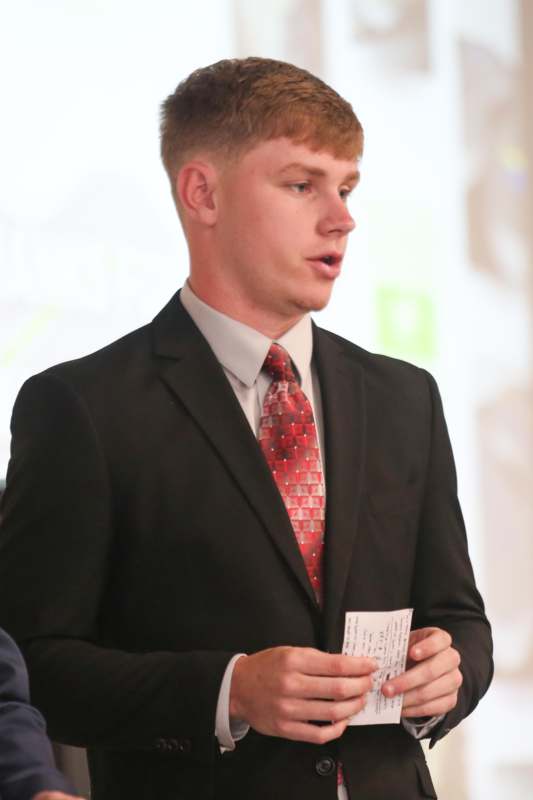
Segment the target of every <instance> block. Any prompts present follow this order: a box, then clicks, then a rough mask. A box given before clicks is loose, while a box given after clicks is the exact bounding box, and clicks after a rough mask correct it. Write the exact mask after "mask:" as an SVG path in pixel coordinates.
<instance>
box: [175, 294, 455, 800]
mask: <svg viewBox="0 0 533 800" xmlns="http://www.w3.org/2000/svg"><path fill="white" fill-rule="evenodd" d="M180 300H181V302H182V304H183V306H184V308H185V310H186V311H187V312H188V313H189V315H190V316H191V317H192V319H193V322H194V323H195V325H196V327H197V328H198V329H199V330H200V332H201V333H202V335H203V336H204V338H205V339H206V340H207V343H208V344H209V346H210V347H211V349H212V350H213V353H214V354H215V356H216V358H217V360H218V361H219V363H220V365H221V366H222V369H223V370H224V373H225V375H226V377H227V379H228V381H229V382H230V384H231V387H232V389H233V391H234V392H235V394H236V396H237V399H238V401H239V403H240V405H241V407H242V410H243V412H244V414H245V416H246V419H247V420H248V422H249V424H250V426H251V428H252V430H253V431H254V433H255V435H256V437H257V435H258V433H259V423H260V420H261V413H262V409H263V401H264V399H265V396H266V393H267V391H268V388H269V386H270V384H271V381H272V379H271V378H270V376H269V375H267V374H266V373H265V372H263V371H262V368H263V364H264V362H265V358H266V356H267V353H268V351H269V349H270V345H271V344H272V339H269V338H268V337H267V336H264V335H263V334H262V333H260V332H259V331H256V330H255V329H254V328H250V327H249V326H248V325H244V324H243V323H242V322H238V321H237V320H234V319H232V318H231V317H228V316H226V315H225V314H222V313H220V312H219V311H216V310H215V309H214V308H212V307H211V306H208V305H207V304H206V303H204V302H203V301H202V300H200V298H199V297H197V296H196V295H195V294H194V292H193V291H192V289H191V287H190V285H189V283H188V282H186V283H185V285H184V287H183V288H182V290H181V293H180ZM274 341H276V342H277V343H278V344H280V345H281V346H282V347H284V348H285V350H286V351H287V352H288V354H289V356H290V358H291V361H292V363H293V365H294V366H295V367H296V370H297V373H298V374H297V378H298V379H299V381H300V386H301V388H302V390H303V392H304V394H305V395H306V396H307V398H308V400H309V402H310V403H311V407H312V409H313V415H314V418H315V425H316V428H317V433H318V441H319V450H320V458H321V460H322V469H323V474H324V475H325V464H324V424H323V415H322V401H321V396H320V385H319V383H318V376H317V374H316V370H315V368H314V366H313V364H312V355H313V333H312V328H311V318H310V316H309V315H308V314H306V315H305V316H304V317H302V319H301V320H300V321H299V322H297V323H296V325H294V326H293V327H292V328H291V329H290V330H288V331H287V332H286V333H284V334H283V336H280V337H279V338H278V339H275V340H274ZM326 491H327V487H326ZM326 535H327V533H326ZM242 655H245V654H244V653H241V654H237V655H235V656H234V657H233V658H232V659H231V661H230V662H229V664H228V666H227V667H226V671H225V673H224V677H223V679H222V683H221V686H220V692H219V696H218V703H217V710H216V722H215V735H216V737H217V739H218V743H219V745H220V747H221V749H222V750H234V749H235V743H236V742H237V741H239V739H242V738H243V737H244V736H246V734H247V733H248V731H249V726H248V725H247V724H246V723H244V722H239V721H237V722H235V721H232V722H231V723H230V718H229V695H230V686H231V678H232V675H233V667H234V665H235V662H236V661H237V659H239V658H240V657H241V656H242ZM440 719H441V718H440V717H437V718H433V719H431V720H429V721H428V722H424V723H422V724H415V723H411V722H407V721H406V720H402V722H403V724H404V726H405V728H406V729H407V730H408V731H409V733H411V734H412V735H413V736H414V737H415V738H417V739H420V738H422V737H423V736H425V735H426V734H427V733H428V732H429V731H430V730H431V728H432V727H433V726H434V725H435V724H437V722H438V721H439V720H440ZM338 789H339V792H338V800H348V794H347V792H346V788H345V787H344V786H339V787H338Z"/></svg>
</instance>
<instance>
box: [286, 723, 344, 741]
mask: <svg viewBox="0 0 533 800" xmlns="http://www.w3.org/2000/svg"><path fill="white" fill-rule="evenodd" d="M347 724H348V720H347V719H344V720H341V721H339V722H335V723H333V724H332V725H313V724H312V723H305V722H287V723H286V724H284V725H282V726H280V728H279V732H278V736H282V737H283V738H284V739H292V740H293V741H296V742H308V743H309V744H327V742H331V741H333V740H334V739H338V738H339V737H340V736H342V734H343V733H344V731H345V730H346V726H347Z"/></svg>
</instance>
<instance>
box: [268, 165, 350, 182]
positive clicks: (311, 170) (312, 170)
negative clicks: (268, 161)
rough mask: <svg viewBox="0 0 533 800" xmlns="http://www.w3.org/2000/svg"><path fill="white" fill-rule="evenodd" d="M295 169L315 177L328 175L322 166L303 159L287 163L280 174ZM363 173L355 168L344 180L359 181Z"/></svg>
mask: <svg viewBox="0 0 533 800" xmlns="http://www.w3.org/2000/svg"><path fill="white" fill-rule="evenodd" d="M293 170H300V172H305V173H306V174H307V175H313V176H314V177H315V178H323V177H324V176H325V175H326V172H325V171H324V170H323V169H320V167H312V166H311V165H310V164H304V163H302V162H301V161H293V162H292V164H287V165H286V166H285V167H282V169H280V171H279V174H280V175H283V174H284V173H285V172H291V171H293ZM360 177H361V174H360V172H359V170H358V169H356V170H354V171H353V172H349V173H348V175H345V177H344V178H343V181H354V182H355V183H359V178H360Z"/></svg>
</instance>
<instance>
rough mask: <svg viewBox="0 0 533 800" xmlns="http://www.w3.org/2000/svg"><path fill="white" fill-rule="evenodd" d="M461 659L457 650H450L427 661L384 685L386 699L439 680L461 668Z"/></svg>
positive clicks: (382, 689) (383, 690)
mask: <svg viewBox="0 0 533 800" xmlns="http://www.w3.org/2000/svg"><path fill="white" fill-rule="evenodd" d="M459 662H460V658H459V654H458V652H457V650H454V649H453V648H451V647H450V648H449V649H448V650H446V651H445V652H443V653H438V655H435V656H433V657H432V658H429V659H427V660H426V661H424V662H422V663H421V664H417V665H416V666H415V667H411V669H408V670H407V671H406V672H403V673H402V674H401V675H398V676H397V677H396V678H393V679H392V680H391V681H387V682H386V683H384V684H383V686H382V688H381V691H382V692H383V694H384V695H385V696H386V697H394V695H396V694H404V693H405V692H408V691H409V690H410V689H415V688H416V687H417V686H423V685H424V684H426V683H431V682H432V681H435V680H438V678H440V677H441V676H442V675H445V674H446V673H447V672H452V671H453V670H455V669H456V668H457V667H458V666H459Z"/></svg>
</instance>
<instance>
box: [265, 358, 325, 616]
mask: <svg viewBox="0 0 533 800" xmlns="http://www.w3.org/2000/svg"><path fill="white" fill-rule="evenodd" d="M263 369H264V370H265V372H267V373H268V374H269V375H270V376H271V377H272V383H271V384H270V387H269V389H268V391H267V394H266V397H265V400H264V403H263V412H262V415H261V422H260V425H259V442H260V444H261V448H262V450H263V452H264V454H265V458H266V460H267V462H268V465H269V467H270V469H271V470H272V475H273V476H274V480H275V481H276V485H277V487H278V489H279V491H280V494H281V496H282V498H283V502H284V503H285V507H286V509H287V513H288V515H289V517H290V520H291V522H292V527H293V529H294V533H295V536H296V540H297V542H298V546H299V548H300V552H301V554H302V557H303V560H304V563H305V567H306V569H307V574H308V575H309V580H310V581H311V586H312V587H313V589H314V591H315V595H316V598H317V600H318V602H319V604H320V603H321V602H322V551H323V549H324V528H325V498H324V477H323V474H322V466H321V464H320V451H319V449H318V438H317V431H316V426H315V420H314V417H313V409H312V408H311V404H310V402H309V400H308V399H307V397H306V396H305V394H304V393H303V392H302V390H301V389H300V385H299V384H298V381H297V380H296V377H295V375H294V372H293V370H292V366H291V360H290V358H289V354H288V353H287V351H286V350H284V349H283V347H281V345H279V344H272V345H271V347H270V350H269V351H268V355H267V357H266V359H265V363H264V365H263Z"/></svg>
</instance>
